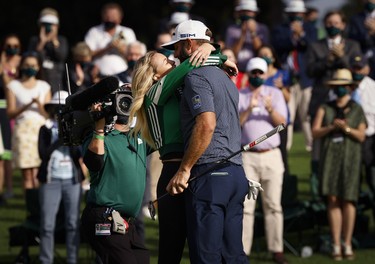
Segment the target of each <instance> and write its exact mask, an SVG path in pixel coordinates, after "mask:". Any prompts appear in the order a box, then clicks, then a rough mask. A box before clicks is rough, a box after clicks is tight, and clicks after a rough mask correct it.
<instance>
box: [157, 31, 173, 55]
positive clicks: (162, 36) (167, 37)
mask: <svg viewBox="0 0 375 264" xmlns="http://www.w3.org/2000/svg"><path fill="white" fill-rule="evenodd" d="M171 40H172V35H171V34H169V32H162V33H159V34H158V35H157V37H156V41H155V47H154V48H155V50H156V51H157V52H159V53H161V54H164V55H165V56H166V57H167V58H168V59H170V60H174V56H173V51H171V50H167V49H165V48H163V47H162V45H163V44H164V43H167V42H170V41H171Z"/></svg>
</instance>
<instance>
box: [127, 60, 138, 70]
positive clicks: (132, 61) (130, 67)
mask: <svg viewBox="0 0 375 264" xmlns="http://www.w3.org/2000/svg"><path fill="white" fill-rule="evenodd" d="M135 63H136V61H135V60H128V68H129V69H134V66H135Z"/></svg>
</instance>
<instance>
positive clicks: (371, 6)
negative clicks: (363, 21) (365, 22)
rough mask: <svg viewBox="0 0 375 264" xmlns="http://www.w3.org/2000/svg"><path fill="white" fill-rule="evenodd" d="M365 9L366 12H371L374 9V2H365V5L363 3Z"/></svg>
mask: <svg viewBox="0 0 375 264" xmlns="http://www.w3.org/2000/svg"><path fill="white" fill-rule="evenodd" d="M365 9H366V10H367V11H368V12H370V13H371V12H372V11H374V9H375V4H374V3H370V2H367V3H366V5H365Z"/></svg>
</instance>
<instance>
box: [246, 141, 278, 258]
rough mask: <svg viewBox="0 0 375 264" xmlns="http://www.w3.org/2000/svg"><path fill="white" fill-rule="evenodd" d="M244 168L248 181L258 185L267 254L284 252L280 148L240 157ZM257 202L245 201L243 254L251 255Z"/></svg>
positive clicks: (249, 153) (248, 153)
mask: <svg viewBox="0 0 375 264" xmlns="http://www.w3.org/2000/svg"><path fill="white" fill-rule="evenodd" d="M242 160H243V167H244V170H245V173H246V177H247V178H248V179H251V180H254V181H257V182H260V183H261V184H262V187H263V189H264V192H261V196H262V207H263V215H264V222H265V223H264V227H265V234H266V240H267V247H268V250H269V251H270V252H283V228H284V220H283V212H282V207H281V193H282V187H283V173H284V164H283V160H282V157H281V152H280V149H279V148H275V149H273V150H270V151H267V152H263V153H256V152H245V153H243V154H242ZM255 206H256V201H254V200H253V199H250V200H249V199H247V198H246V199H245V202H244V217H243V236H242V242H243V246H244V251H245V253H246V254H247V255H250V252H251V247H252V242H253V233H254V228H253V227H254V210H255Z"/></svg>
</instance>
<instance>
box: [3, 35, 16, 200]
mask: <svg viewBox="0 0 375 264" xmlns="http://www.w3.org/2000/svg"><path fill="white" fill-rule="evenodd" d="M0 53H1V54H0V56H1V61H0V125H1V137H2V140H3V147H4V151H3V153H2V154H1V155H0V161H1V162H0V163H2V164H0V174H3V175H4V183H5V189H6V192H5V193H4V198H5V199H6V198H10V197H12V196H13V180H12V173H13V172H12V161H11V159H12V152H11V127H10V120H9V118H8V115H7V114H6V109H7V101H6V91H7V89H6V86H7V84H8V83H9V82H10V81H12V80H14V79H15V78H17V77H18V74H19V65H20V62H21V40H20V39H19V37H18V35H16V34H9V35H6V36H5V37H4V39H3V40H2V42H1V50H0Z"/></svg>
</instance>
